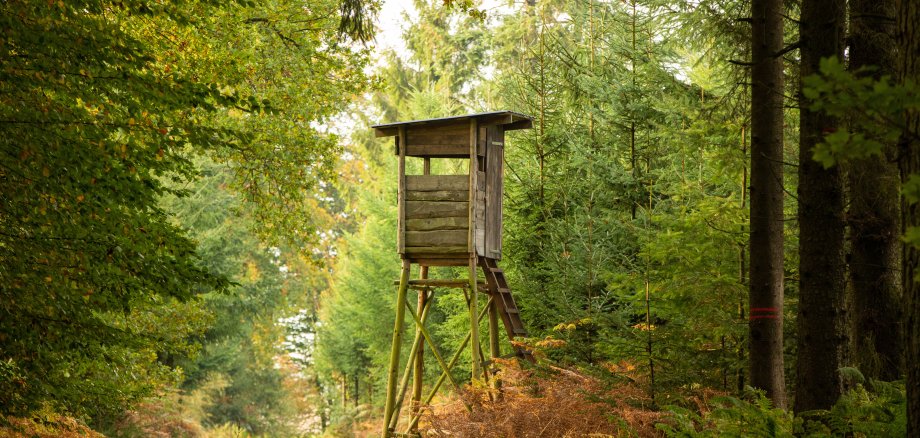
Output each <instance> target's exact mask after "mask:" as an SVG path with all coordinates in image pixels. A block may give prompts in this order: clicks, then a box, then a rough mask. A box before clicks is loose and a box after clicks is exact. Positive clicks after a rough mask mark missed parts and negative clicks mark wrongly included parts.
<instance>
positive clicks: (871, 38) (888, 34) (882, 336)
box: [847, 0, 903, 381]
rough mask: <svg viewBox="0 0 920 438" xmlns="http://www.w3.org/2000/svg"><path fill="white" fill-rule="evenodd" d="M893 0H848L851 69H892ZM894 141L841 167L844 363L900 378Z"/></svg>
mask: <svg viewBox="0 0 920 438" xmlns="http://www.w3.org/2000/svg"><path fill="white" fill-rule="evenodd" d="M894 2H895V0H850V37H849V41H850V69H851V70H852V71H854V72H855V71H857V70H859V69H860V68H862V67H867V66H874V67H876V68H877V69H876V70H874V71H873V72H872V75H873V76H874V77H875V78H876V79H878V78H880V77H881V76H883V75H889V76H891V75H894V74H895V69H896V58H895V54H896V52H895V41H894V35H895V34H894V32H895V22H894V20H893V18H894V16H895V4H894ZM895 147H896V145H894V144H890V145H889V146H888V147H887V148H886V150H885V151H884V152H885V153H884V155H883V156H882V157H881V158H879V157H871V158H869V159H865V160H860V161H858V162H856V163H853V165H852V166H850V167H849V169H848V174H847V179H848V188H849V195H850V196H849V201H850V210H849V215H848V224H849V226H850V251H851V257H850V281H849V284H848V287H849V294H848V295H849V296H848V298H849V299H848V308H847V314H848V316H849V318H850V334H849V336H850V345H851V361H850V362H851V363H852V364H853V365H855V366H856V367H858V368H859V369H860V370H861V371H862V372H863V374H865V375H866V376H867V377H871V378H874V379H881V380H886V381H891V380H897V379H899V378H900V376H901V370H902V369H903V363H902V360H901V359H902V354H901V352H902V335H901V324H902V322H901V316H902V313H903V312H902V310H901V304H902V303H901V240H900V233H901V218H900V214H901V210H900V192H899V187H900V181H899V176H898V166H897V164H896V162H895V157H896V155H897V154H896V150H895Z"/></svg>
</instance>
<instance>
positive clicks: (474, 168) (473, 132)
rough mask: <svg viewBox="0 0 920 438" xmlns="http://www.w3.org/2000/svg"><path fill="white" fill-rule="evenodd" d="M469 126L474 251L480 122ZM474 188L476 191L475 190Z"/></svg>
mask: <svg viewBox="0 0 920 438" xmlns="http://www.w3.org/2000/svg"><path fill="white" fill-rule="evenodd" d="M469 125H470V131H469V132H470V137H469V151H470V154H469V157H470V175H469V178H470V182H469V185H468V186H467V187H470V192H471V193H470V197H469V202H468V205H467V208H469V212H468V215H467V219H469V226H468V229H467V231H468V236H467V245H466V247H467V248H470V249H472V248H475V245H476V235H475V233H476V204H477V202H476V193H477V192H480V191H481V190H479V180H480V179H479V173H480V172H479V168H478V165H477V162H476V143H477V142H479V122H478V120H476V119H470V123H469ZM483 180H484V179H483ZM483 182H484V181H483ZM474 188H475V189H476V190H473V189H474ZM473 350H474V351H475V350H476V349H475V348H474V349H473ZM475 361H476V357H475V355H474V357H473V362H475ZM474 371H475V370H474ZM475 375H476V373H475V372H474V373H473V376H475Z"/></svg>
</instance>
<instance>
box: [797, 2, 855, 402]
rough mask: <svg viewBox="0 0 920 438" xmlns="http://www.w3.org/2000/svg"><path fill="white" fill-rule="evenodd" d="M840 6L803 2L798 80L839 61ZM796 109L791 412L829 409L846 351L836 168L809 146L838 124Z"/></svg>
mask: <svg viewBox="0 0 920 438" xmlns="http://www.w3.org/2000/svg"><path fill="white" fill-rule="evenodd" d="M845 13H846V9H845V4H844V1H843V0H805V1H803V2H802V16H801V22H800V25H799V26H800V28H799V32H800V39H801V43H802V44H801V51H802V66H801V77H803V78H804V77H806V76H809V75H812V74H815V73H817V72H818V65H819V62H820V60H821V58H826V57H832V56H837V57H842V56H843V37H844V26H845V24H846V22H845ZM802 103H803V105H802V108H801V109H800V113H799V114H800V116H799V117H800V119H799V120H800V137H799V189H798V198H799V199H798V200H799V214H798V219H799V275H800V280H799V311H798V360H797V361H796V386H795V387H796V396H795V412H796V413H800V412H804V411H810V410H815V409H828V408H830V407H831V406H833V404H834V403H835V402H836V401H837V399H838V398H839V397H840V394H841V392H842V386H841V379H840V375H839V373H838V369H839V368H840V366H841V359H842V357H841V356H842V354H843V349H844V348H845V346H846V336H845V329H846V327H845V324H844V319H843V317H844V314H845V313H844V308H845V305H844V297H845V293H844V292H845V287H846V260H845V259H844V226H845V223H844V218H843V211H844V203H843V187H842V178H841V169H840V166H833V167H831V168H829V169H825V168H824V166H823V165H822V164H820V163H818V162H817V161H815V160H814V159H812V156H813V155H814V147H815V145H817V144H818V143H819V142H821V139H822V137H823V136H824V135H825V134H826V133H828V132H832V131H834V130H836V129H837V126H838V121H837V120H835V119H834V118H832V117H829V116H828V115H826V114H824V113H821V112H812V111H809V110H808V106H807V103H806V102H804V101H803V102H802Z"/></svg>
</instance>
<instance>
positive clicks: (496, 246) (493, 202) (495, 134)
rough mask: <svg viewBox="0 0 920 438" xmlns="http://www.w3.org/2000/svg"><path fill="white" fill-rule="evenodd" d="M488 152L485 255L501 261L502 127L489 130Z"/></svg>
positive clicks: (503, 136) (503, 141)
mask: <svg viewBox="0 0 920 438" xmlns="http://www.w3.org/2000/svg"><path fill="white" fill-rule="evenodd" d="M489 130H490V132H489V134H490V135H489V139H488V140H489V141H488V146H487V151H486V188H485V191H486V211H485V240H486V242H485V254H483V256H485V257H489V258H492V259H496V260H500V259H501V254H502V191H503V182H502V181H503V179H502V178H503V177H504V175H503V170H502V169H503V167H504V166H503V164H504V163H503V160H504V143H505V132H504V129H503V128H502V127H501V126H494V127H490V128H489Z"/></svg>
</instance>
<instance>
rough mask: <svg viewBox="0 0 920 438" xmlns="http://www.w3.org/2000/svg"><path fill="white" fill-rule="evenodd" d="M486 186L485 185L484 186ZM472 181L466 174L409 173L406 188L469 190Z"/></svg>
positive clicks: (410, 189) (415, 189)
mask: <svg viewBox="0 0 920 438" xmlns="http://www.w3.org/2000/svg"><path fill="white" fill-rule="evenodd" d="M483 187H484V186H483ZM469 189H470V182H469V178H468V177H467V176H466V175H407V176H406V190H409V191H416V192H435V191H442V190H461V191H464V192H467V191H469Z"/></svg>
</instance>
